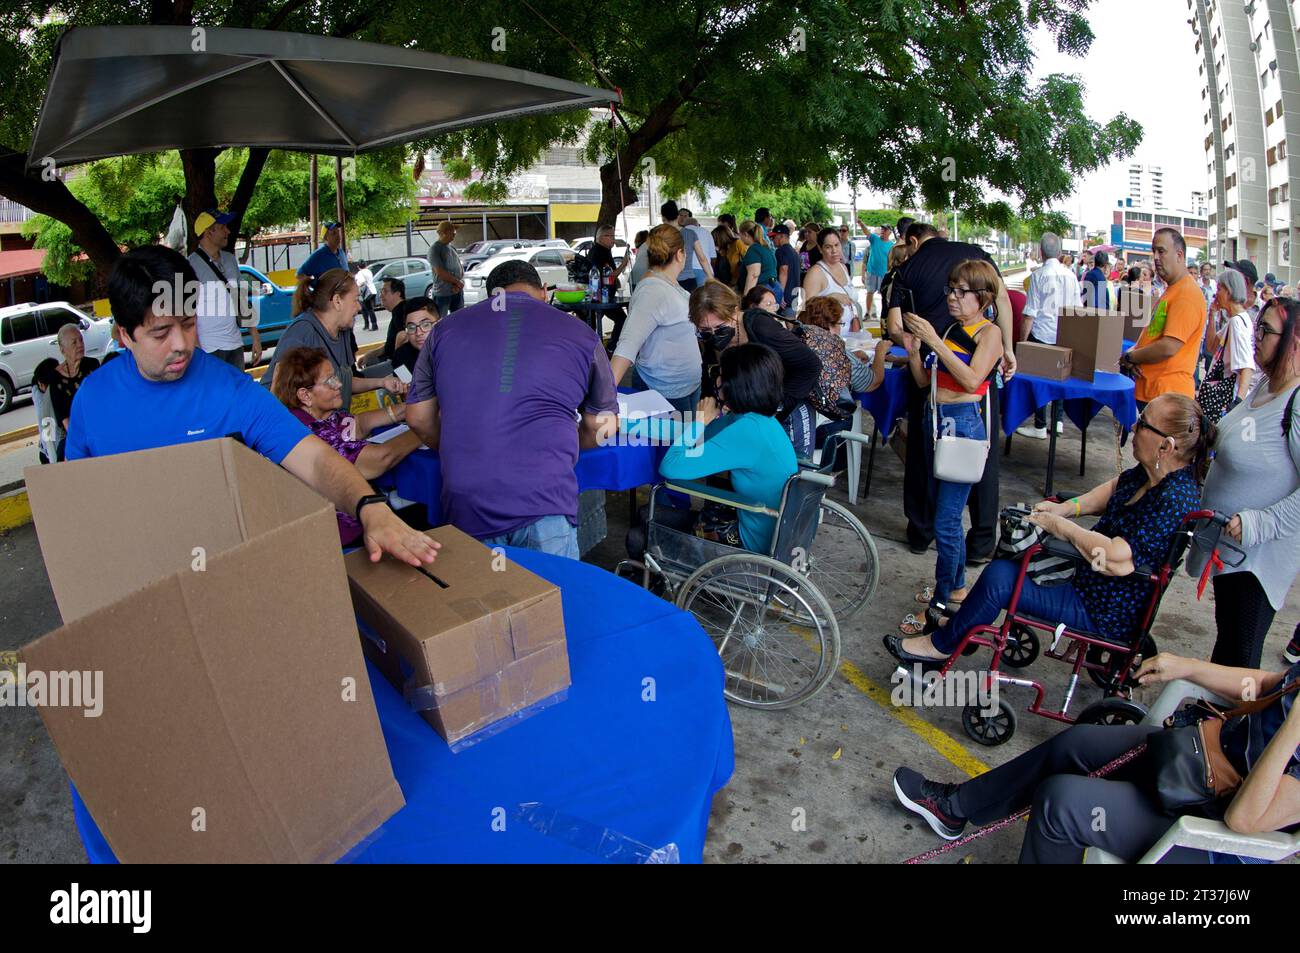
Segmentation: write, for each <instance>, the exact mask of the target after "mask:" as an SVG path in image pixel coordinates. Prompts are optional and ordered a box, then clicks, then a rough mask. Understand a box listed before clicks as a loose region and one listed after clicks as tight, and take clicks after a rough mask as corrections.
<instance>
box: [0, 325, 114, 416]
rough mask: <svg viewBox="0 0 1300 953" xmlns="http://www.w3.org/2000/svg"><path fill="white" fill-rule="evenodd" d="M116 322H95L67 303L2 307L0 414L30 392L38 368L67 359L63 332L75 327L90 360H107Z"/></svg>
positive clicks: (0, 326)
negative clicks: (62, 348) (61, 345)
mask: <svg viewBox="0 0 1300 953" xmlns="http://www.w3.org/2000/svg"><path fill="white" fill-rule="evenodd" d="M112 323H113V322H112V321H111V320H110V319H108V318H103V319H100V320H97V321H92V320H91V319H90V318H88V317H86V316H85V315H84V314H82V313H81V312H80V311H78V310H77V309H76V308H74V307H73V306H72V305H70V304H68V303H67V302H66V301H53V302H49V303H46V304H16V305H12V306H11V307H8V308H0V414H3V413H4V412H5V411H7V410H8V409H9V407H10V406H11V405H12V403H13V399H14V395H16V394H18V393H19V392H21V391H25V390H30V389H31V386H32V375H33V374H34V373H35V372H36V366H37V365H38V364H40V363H41V361H43V360H45V359H46V358H47V357H52V358H54V359H55V360H58V361H61V360H63V355H62V353H61V352H60V351H59V329H60V328H62V327H63V326H64V325H65V324H75V325H76V326H77V327H79V328H80V329H81V333H82V335H83V337H84V339H85V343H86V357H93V358H96V359H97V360H98V359H101V358H103V356H104V353H105V352H106V351H107V350H108V346H109V343H110V342H111V341H112V338H111V336H110V334H109V329H110V328H111V326H112Z"/></svg>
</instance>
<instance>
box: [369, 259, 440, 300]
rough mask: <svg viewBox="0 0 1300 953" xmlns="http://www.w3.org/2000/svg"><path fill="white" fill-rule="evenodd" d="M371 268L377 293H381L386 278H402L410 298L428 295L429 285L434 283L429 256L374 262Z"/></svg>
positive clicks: (407, 295)
mask: <svg viewBox="0 0 1300 953" xmlns="http://www.w3.org/2000/svg"><path fill="white" fill-rule="evenodd" d="M370 270H371V272H373V274H374V276H375V294H376V295H378V294H379V289H380V287H381V286H382V285H383V283H384V279H385V278H400V279H401V280H402V284H403V285H404V286H405V288H406V297H408V298H420V297H425V296H428V294H429V286H430V285H432V284H433V272H432V271H430V270H429V260H428V259H427V258H394V259H392V260H391V261H385V262H382V263H375V264H372V265H371V266H370ZM376 307H378V305H376Z"/></svg>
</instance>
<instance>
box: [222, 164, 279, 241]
mask: <svg viewBox="0 0 1300 953" xmlns="http://www.w3.org/2000/svg"><path fill="white" fill-rule="evenodd" d="M270 154H271V150H270V149H249V150H248V161H247V162H245V163H244V171H243V172H241V173H240V174H239V185H237V186H235V195H234V198H232V199H231V200H230V208H229V209H227V211H228V212H230V214H231V215H233V216H235V220H234V221H233V222H231V223H230V224H231V229H230V247H229V250H230V251H234V250H235V237H236V236H237V235H238V234H239V228H240V225H241V224H242V223H243V220H244V213H245V212H246V211H248V203H249V201H250V200H251V199H252V198H253V190H254V189H255V188H256V187H257V180H258V179H259V178H260V177H261V175H262V169H263V168H265V166H266V157H267V156H269V155H270ZM250 241H251V236H250ZM250 247H251V246H250Z"/></svg>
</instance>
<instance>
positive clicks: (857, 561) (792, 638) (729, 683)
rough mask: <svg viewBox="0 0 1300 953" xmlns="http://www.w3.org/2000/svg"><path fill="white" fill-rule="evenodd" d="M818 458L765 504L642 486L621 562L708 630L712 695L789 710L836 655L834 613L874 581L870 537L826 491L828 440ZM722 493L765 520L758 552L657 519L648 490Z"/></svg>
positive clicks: (854, 603) (822, 680)
mask: <svg viewBox="0 0 1300 953" xmlns="http://www.w3.org/2000/svg"><path fill="white" fill-rule="evenodd" d="M837 438H839V439H843V440H853V439H855V438H860V439H861V440H863V441H865V440H867V439H868V438H867V437H866V436H865V435H863V434H851V433H844V434H836V435H833V436H832V437H831V438H830V439H829V440H828V441H827V447H826V449H825V450H823V452H822V460H823V461H824V462H823V463H821V464H814V463H811V462H809V461H801V463H800V469H799V471H798V472H797V473H795V474H794V475H793V476H791V477H790V478H789V479H788V480H787V481H786V484H785V487H784V489H783V490H782V493H781V503H780V506H779V507H778V508H777V509H775V510H774V509H772V508H770V507H767V506H764V505H762V504H759V503H754V502H752V501H750V500H746V499H744V498H742V497H740V496H739V495H738V494H736V493H734V492H731V491H728V490H721V489H716V488H714V487H711V486H708V485H706V484H704V483H701V482H698V481H669V482H666V483H660V484H658V485H657V486H655V487H654V488H653V489H652V491H651V494H650V520H649V524H648V526H647V534H646V550H645V557H644V561H637V560H631V559H628V560H624V561H622V562H620V563H619V564H618V566H617V567H616V569H615V573H616V574H618V575H622V574H623V571H624V569H626V568H629V567H634V568H637V569H639V570H640V571H641V584H642V585H643V586H645V587H646V588H650V584H651V579H652V577H654V578H657V579H659V580H661V581H662V583H663V585H664V589H665V592H666V594H667V596H668V598H670V600H671V601H673V602H674V603H675V604H676V605H677V606H678V607H679V608H681V609H684V610H686V611H687V612H690V613H691V614H692V615H693V616H694V617H695V619H696V621H698V622H699V624H700V626H701V627H702V628H703V629H704V631H705V632H706V633H708V635H709V638H710V639H712V640H713V643H714V645H715V646H716V647H717V650H718V654H719V656H721V658H722V665H723V669H724V671H725V673H726V680H725V685H724V688H723V694H724V695H725V697H726V698H727V699H728V700H729V701H732V702H735V703H736V704H738V705H744V706H746V707H750V708H767V709H781V708H790V707H793V706H795V705H798V704H800V703H801V702H804V701H807V700H808V699H809V698H812V697H813V696H814V695H816V694H817V693H818V692H819V691H821V690H822V689H823V688H825V687H826V685H827V684H828V683H829V682H830V681H831V679H832V678H833V677H834V675H835V671H836V669H837V668H838V667H839V662H840V630H839V622H838V621H837V616H838V617H840V618H848V617H849V616H851V615H853V614H854V613H856V612H858V611H860V610H861V609H862V607H863V606H865V605H866V604H867V603H868V602H869V601H870V600H871V598H872V596H874V595H875V592H876V586H877V584H878V583H879V578H880V575H879V559H878V557H877V554H876V545H875V542H874V541H873V540H872V538H871V534H870V533H869V532H867V529H866V527H865V526H863V525H862V523H861V522H860V521H859V520H858V519H857V517H855V516H854V515H853V514H852V513H850V512H849V511H848V509H846V508H845V507H843V506H841V505H840V504H838V503H835V502H833V501H831V500H827V499H826V498H825V497H826V491H827V490H829V489H830V488H831V487H832V486H834V484H835V477H836V474H835V471H834V461H835V457H836V453H835V450H836V447H835V446H834V445H833V443H832V441H834V440H835V439H837ZM661 489H662V490H669V491H676V492H678V493H682V494H685V495H686V496H688V497H690V498H692V499H699V500H703V501H706V502H714V503H722V504H725V505H727V506H731V507H735V508H736V509H737V510H741V511H744V512H749V513H759V514H762V515H764V516H770V517H773V518H775V520H776V530H775V532H774V533H773V536H772V544H771V547H770V549H769V550H768V552H766V553H754V552H750V551H749V550H746V549H741V548H738V547H734V546H729V545H727V544H725V543H720V542H715V541H712V540H708V539H702V538H700V537H698V536H695V535H694V534H693V533H690V532H685V531H682V530H678V529H674V528H672V527H669V526H665V525H662V524H658V523H656V521H655V507H656V505H659V503H658V499H657V497H658V496H659V491H660V490H661Z"/></svg>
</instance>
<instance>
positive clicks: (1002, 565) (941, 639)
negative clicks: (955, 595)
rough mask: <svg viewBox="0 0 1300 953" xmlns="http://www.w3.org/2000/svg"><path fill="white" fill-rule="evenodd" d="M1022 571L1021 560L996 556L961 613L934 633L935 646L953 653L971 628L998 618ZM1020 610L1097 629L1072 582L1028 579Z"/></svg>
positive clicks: (1086, 629)
mask: <svg viewBox="0 0 1300 953" xmlns="http://www.w3.org/2000/svg"><path fill="white" fill-rule="evenodd" d="M936 535H937V534H936ZM1019 575H1020V562H1019V561H1018V560H1011V559H995V560H993V562H991V563H989V564H988V565H987V566H985V567H984V571H983V572H982V573H980V577H979V579H978V580H976V582H975V585H974V586H973V587H972V588H971V591H970V595H968V596H967V597H966V601H965V602H963V603H962V604H961V608H960V609H958V610H957V614H956V615H955V616H953V618H952V619H950V620H949V621H948V624H947V625H946V626H944V627H943V628H942V629H939V630H938V631H937V632H935V633H934V636H933V641H934V647H935V648H936V649H938V650H939V651H940V652H948V653H949V654H951V653H952V652H953V650H955V649H956V648H957V643H959V642H960V641H961V639H962V636H963V635H965V634H966V633H967V632H968V631H970V630H971V629H972V628H974V627H975V626H977V625H988V624H989V623H990V622H992V621H993V620H994V619H996V618H997V617H998V614H999V613H1000V612H1001V611H1002V610H1003V609H1005V608H1006V607H1007V603H1008V602H1010V601H1011V592H1012V590H1013V589H1015V587H1016V579H1017V578H1018V577H1019ZM1016 611H1017V612H1021V613H1023V614H1025V615H1032V616H1036V617H1037V618H1039V619H1043V620H1044V621H1046V622H1057V623H1059V622H1064V623H1065V624H1066V626H1068V627H1069V628H1071V629H1075V630H1080V631H1084V632H1095V631H1096V628H1095V627H1094V626H1093V624H1092V620H1090V619H1089V618H1088V610H1087V609H1086V608H1084V605H1083V600H1082V599H1080V598H1079V593H1078V590H1076V589H1075V588H1074V586H1073V585H1071V584H1069V583H1063V584H1062V585H1059V586H1040V585H1038V583H1036V582H1034V581H1033V580H1031V579H1026V580H1025V584H1024V586H1023V587H1022V588H1021V590H1020V604H1019V606H1018V607H1017V609H1016Z"/></svg>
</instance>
